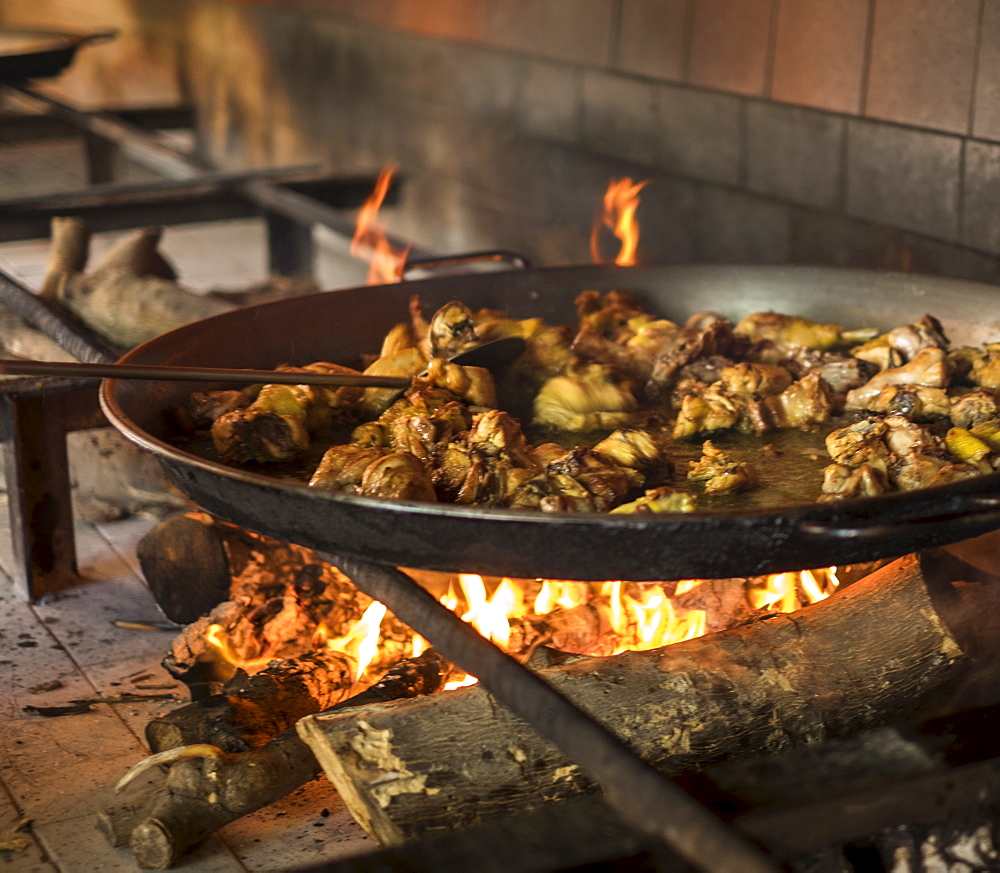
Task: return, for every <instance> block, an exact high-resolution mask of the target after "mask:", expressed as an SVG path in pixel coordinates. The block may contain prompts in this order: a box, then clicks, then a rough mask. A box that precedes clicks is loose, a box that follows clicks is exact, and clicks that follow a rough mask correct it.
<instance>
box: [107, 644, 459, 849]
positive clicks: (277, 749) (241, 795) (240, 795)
mask: <svg viewBox="0 0 1000 873" xmlns="http://www.w3.org/2000/svg"><path fill="white" fill-rule="evenodd" d="M449 669H450V665H449V664H448V663H447V662H446V661H445V660H444V659H443V658H441V657H440V655H438V654H437V653H435V652H433V651H428V652H425V653H424V654H423V655H421V656H419V657H416V658H411V659H408V660H405V661H402V662H400V663H399V664H397V665H396V666H395V667H394V668H392V669H391V670H390V671H389V672H388V673H387V674H386V675H385V676H384V677H383V678H382V679H381V680H380V681H379V682H377V683H376V684H375V685H373V686H371V687H370V688H368V689H366V690H364V691H362V692H360V693H359V694H357V695H355V696H353V697H351V698H350V699H348V700H343V701H341V702H339V703H337V704H334V705H333V706H332V707H331V708H330V711H340V710H343V709H347V708H354V707H362V706H366V705H368V704H373V703H380V702H384V701H387V700H393V699H397V698H403V697H416V696H420V695H424V694H430V693H432V692H434V691H437V690H438V688H439V687H440V686H441V683H442V681H443V678H444V677H445V676H446V675H447V673H448V671H449ZM176 756H177V760H176V762H175V763H173V764H172V766H171V767H170V770H169V772H168V774H167V778H166V781H165V782H164V784H163V786H162V787H161V788H160V789H159V790H158V791H156V792H154V793H153V794H148V793H146V794H143V795H141V796H140V797H138V798H137V799H136V800H135V801H133V802H131V803H127V804H119V805H116V806H115V807H112V808H109V809H106V810H105V811H104V812H103V813H102V815H101V817H100V819H99V825H100V827H101V830H102V831H103V832H104V834H105V836H106V837H107V838H108V839H109V840H110V841H111V842H112V845H122V844H123V843H124V842H128V843H129V844H130V846H131V848H132V853H133V856H134V857H135V860H136V862H137V863H138V864H139V866H140V867H143V868H152V869H162V868H165V867H169V866H170V865H171V864H172V863H173V862H174V861H176V860H177V858H178V857H180V855H181V853H182V852H183V851H184V850H185V849H186V848H188V847H189V846H191V845H193V844H194V843H196V842H199V841H201V840H203V839H205V838H206V837H208V836H209V835H210V834H212V833H214V832H215V831H216V830H218V829H219V828H220V827H222V826H223V825H225V824H228V823H229V822H231V821H235V820H236V819H237V818H239V817H241V816H243V815H247V814H248V813H250V812H253V811H255V810H257V809H260V808H261V807H263V806H266V805H267V804H269V803H273V802H274V801H276V800H279V799H280V798H282V797H284V796H285V795H286V794H289V793H291V792H292V791H294V790H295V789H296V788H298V787H299V786H301V785H303V784H305V783H306V782H308V781H310V780H311V779H314V778H315V777H316V776H317V775H319V773H320V767H319V764H318V762H317V761H316V759H315V756H314V755H313V753H312V751H311V750H310V749H309V747H308V746H307V745H306V744H305V743H304V742H302V740H301V739H300V738H299V737H298V735H297V733H296V732H295V730H294V729H289V730H285V731H284V732H282V733H281V734H279V735H278V736H276V737H275V738H274V739H272V740H271V741H270V742H268V743H266V744H265V745H263V746H261V747H259V748H255V749H252V750H251V751H247V752H244V753H243V754H227V753H225V752H223V751H222V750H220V749H218V748H214V749H213V748H212V747H206V746H199V745H195V746H190V747H188V748H178V749H176ZM155 757H156V756H154V759H149V760H150V761H153V760H155ZM140 766H142V765H140ZM126 832H127V834H128V836H127V838H126V839H125V840H123V839H122V837H123V835H125V834H126Z"/></svg>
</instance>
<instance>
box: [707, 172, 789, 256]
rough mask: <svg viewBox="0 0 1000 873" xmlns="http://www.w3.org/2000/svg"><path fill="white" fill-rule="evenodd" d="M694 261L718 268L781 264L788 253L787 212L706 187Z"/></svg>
mask: <svg viewBox="0 0 1000 873" xmlns="http://www.w3.org/2000/svg"><path fill="white" fill-rule="evenodd" d="M696 239H697V241H698V242H697V248H696V251H695V259H696V260H698V261H701V262H703V263H720V264H783V263H787V262H788V256H789V252H790V250H791V228H790V209H789V207H787V206H784V205H783V204H780V203H775V202H773V201H771V200H764V199H761V198H759V197H753V196H748V195H745V194H742V193H740V192H738V191H733V190H732V189H729V188H721V187H716V186H713V185H705V186H703V188H702V192H701V202H700V204H699V207H698V216H697V235H696Z"/></svg>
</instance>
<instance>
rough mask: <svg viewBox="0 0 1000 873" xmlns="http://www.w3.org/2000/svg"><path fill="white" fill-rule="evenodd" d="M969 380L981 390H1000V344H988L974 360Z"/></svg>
mask: <svg viewBox="0 0 1000 873" xmlns="http://www.w3.org/2000/svg"><path fill="white" fill-rule="evenodd" d="M969 378H970V379H972V381H973V382H975V383H976V384H977V385H979V386H980V387H981V388H997V389H1000V343H987V344H986V346H985V347H984V348H983V350H982V352H981V353H980V354H979V355H977V356H976V357H975V358H973V361H972V370H971V371H970V372H969Z"/></svg>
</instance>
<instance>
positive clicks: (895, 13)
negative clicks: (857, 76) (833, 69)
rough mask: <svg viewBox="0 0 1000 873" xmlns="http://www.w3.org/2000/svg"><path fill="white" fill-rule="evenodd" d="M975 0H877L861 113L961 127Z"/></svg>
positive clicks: (966, 113) (966, 115)
mask: <svg viewBox="0 0 1000 873" xmlns="http://www.w3.org/2000/svg"><path fill="white" fill-rule="evenodd" d="M980 6H981V3H980V0H953V2H951V3H939V2H937V0H878V2H877V3H876V4H875V17H874V21H873V24H872V37H871V59H870V63H869V71H868V89H867V94H866V97H865V110H864V111H865V115H867V116H869V117H871V118H881V119H886V120H888V121H898V122H900V123H902V124H912V125H915V126H919V127H931V128H935V129H937V130H945V131H950V132H952V133H966V132H967V131H968V130H969V127H970V107H971V104H972V83H973V75H974V70H975V56H974V52H973V47H974V46H975V45H976V31H977V27H978V23H979V10H980Z"/></svg>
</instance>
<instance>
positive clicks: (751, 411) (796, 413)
mask: <svg viewBox="0 0 1000 873" xmlns="http://www.w3.org/2000/svg"><path fill="white" fill-rule="evenodd" d="M833 409H834V398H833V393H832V392H831V391H830V389H829V388H828V387H827V384H826V382H825V381H824V380H823V379H822V377H821V376H820V375H819V373H808V374H806V375H805V376H803V377H802V378H801V379H799V381H798V382H793V383H792V384H791V385H789V386H788V388H786V389H785V390H784V391H782V392H781V393H780V394H778V395H775V396H772V397H765V398H763V399H762V400H757V401H751V402H750V403H748V404H747V410H746V413H747V417H746V422H747V426H746V429H747V430H753V431H756V432H757V433H767V432H769V431H772V430H779V429H781V428H786V427H798V428H809V427H811V426H812V425H814V424H820V423H822V422H824V421H829V420H830V416H831V415H832V413H833Z"/></svg>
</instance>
